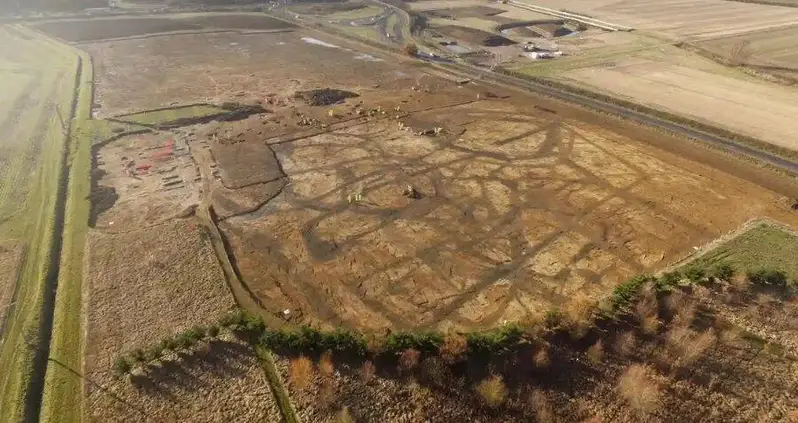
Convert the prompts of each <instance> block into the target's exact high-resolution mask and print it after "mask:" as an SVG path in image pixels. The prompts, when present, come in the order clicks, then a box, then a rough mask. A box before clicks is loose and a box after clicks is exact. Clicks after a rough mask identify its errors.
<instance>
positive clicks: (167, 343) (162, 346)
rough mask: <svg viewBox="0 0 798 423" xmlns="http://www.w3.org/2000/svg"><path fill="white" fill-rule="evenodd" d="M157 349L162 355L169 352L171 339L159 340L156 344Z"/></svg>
mask: <svg viewBox="0 0 798 423" xmlns="http://www.w3.org/2000/svg"><path fill="white" fill-rule="evenodd" d="M158 348H160V349H161V352H162V353H165V352H166V351H169V350H171V349H172V343H171V339H170V338H166V339H161V341H160V342H158Z"/></svg>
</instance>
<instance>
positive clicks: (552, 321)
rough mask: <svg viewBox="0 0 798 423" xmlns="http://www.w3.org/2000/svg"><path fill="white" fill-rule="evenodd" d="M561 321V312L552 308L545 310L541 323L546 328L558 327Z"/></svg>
mask: <svg viewBox="0 0 798 423" xmlns="http://www.w3.org/2000/svg"><path fill="white" fill-rule="evenodd" d="M562 322H563V314H562V312H561V311H560V310H557V309H554V310H549V311H547V312H546V315H545V316H544V317H543V324H544V325H546V327H548V328H556V327H559V326H560V325H561V324H562Z"/></svg>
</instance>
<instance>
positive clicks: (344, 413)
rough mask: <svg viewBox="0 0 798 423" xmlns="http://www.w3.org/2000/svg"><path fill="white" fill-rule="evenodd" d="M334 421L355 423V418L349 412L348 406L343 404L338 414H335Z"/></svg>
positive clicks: (337, 422)
mask: <svg viewBox="0 0 798 423" xmlns="http://www.w3.org/2000/svg"><path fill="white" fill-rule="evenodd" d="M334 422H335V423H355V419H353V418H352V415H351V414H349V408H348V407H347V406H344V408H342V409H341V411H339V412H338V414H336V415H335V420H334Z"/></svg>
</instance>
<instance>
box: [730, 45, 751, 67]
mask: <svg viewBox="0 0 798 423" xmlns="http://www.w3.org/2000/svg"><path fill="white" fill-rule="evenodd" d="M749 45H750V42H749V41H748V40H740V41H738V42H736V43H735V44H734V45H733V46H732V49H731V52H730V53H729V64H730V65H732V66H740V65H744V64H745V63H746V62H747V61H748V59H749V58H750V57H751V51H750V49H749V48H748V47H749Z"/></svg>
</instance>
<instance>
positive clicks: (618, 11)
mask: <svg viewBox="0 0 798 423" xmlns="http://www.w3.org/2000/svg"><path fill="white" fill-rule="evenodd" d="M530 3H531V4H535V5H538V6H544V7H549V8H552V9H555V10H567V11H569V12H575V13H582V14H584V15H586V16H590V17H593V18H596V19H601V20H604V21H607V22H611V23H615V24H621V25H627V26H630V27H633V28H635V29H636V30H639V31H645V32H654V33H657V34H660V35H664V36H667V37H671V38H677V39H685V38H687V39H700V38H713V37H721V36H729V35H733V34H742V33H746V32H752V31H757V30H765V29H775V28H782V27H786V26H792V25H795V22H796V19H798V10H797V9H795V8H789V7H778V6H766V5H760V4H753V3H741V2H734V1H724V0H565V1H563V0H535V1H530Z"/></svg>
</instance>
